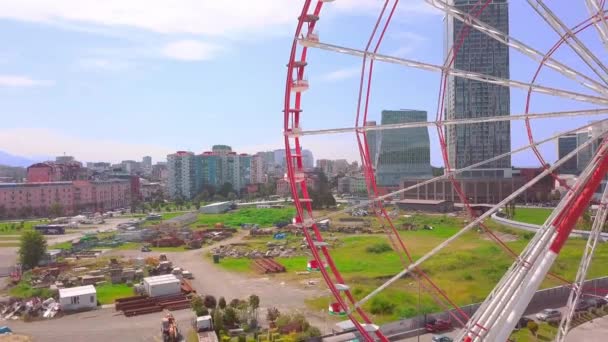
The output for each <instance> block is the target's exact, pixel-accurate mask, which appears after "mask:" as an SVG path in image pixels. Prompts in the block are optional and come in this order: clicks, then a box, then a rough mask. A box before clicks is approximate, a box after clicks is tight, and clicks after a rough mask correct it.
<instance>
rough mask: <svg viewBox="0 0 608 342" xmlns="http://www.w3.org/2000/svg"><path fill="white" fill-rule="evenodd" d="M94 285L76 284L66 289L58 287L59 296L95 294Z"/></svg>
mask: <svg viewBox="0 0 608 342" xmlns="http://www.w3.org/2000/svg"><path fill="white" fill-rule="evenodd" d="M96 293H97V291H96V290H95V286H93V285H86V286H77V287H70V288H67V289H59V298H65V297H76V296H82V295H89V294H96Z"/></svg>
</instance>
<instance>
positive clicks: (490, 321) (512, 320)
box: [459, 132, 606, 341]
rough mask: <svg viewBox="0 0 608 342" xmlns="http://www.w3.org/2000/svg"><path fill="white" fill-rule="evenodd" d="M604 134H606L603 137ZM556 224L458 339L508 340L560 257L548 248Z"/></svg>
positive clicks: (588, 173)
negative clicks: (557, 257)
mask: <svg viewBox="0 0 608 342" xmlns="http://www.w3.org/2000/svg"><path fill="white" fill-rule="evenodd" d="M605 135H606V133H605V132H604V134H603V135H602V136H605ZM592 142H593V140H591V139H590V140H588V141H587V142H585V143H584V144H583V145H581V147H582V148H585V147H587V146H588V145H590V144H591V143H592ZM582 148H577V150H578V151H580V150H581V149H582ZM605 151H606V144H603V145H602V147H601V148H600V151H599V152H598V153H597V154H596V155H595V157H594V159H593V161H592V163H590V164H589V165H588V166H587V168H586V169H585V171H584V172H583V174H582V175H581V176H580V177H579V178H578V181H577V184H576V186H575V189H576V191H577V192H581V191H582V189H583V188H584V184H586V183H587V181H588V180H589V179H590V178H591V175H592V173H593V170H594V169H595V167H596V166H599V162H600V160H601V158H599V156H600V155H603V154H604V153H605ZM573 195H574V196H576V195H577V194H573ZM567 203H569V202H568V201H567V200H566V198H564V199H562V201H561V202H560V206H562V207H563V206H564V205H566V204H567ZM556 211H557V209H556ZM554 212H555V211H554ZM554 217H555V216H554ZM553 223H554V222H553V219H551V220H547V221H546V222H545V224H544V225H543V229H542V230H541V231H540V232H538V233H537V234H538V235H541V238H539V239H536V241H535V242H534V243H532V242H531V243H529V244H528V246H527V247H526V249H525V250H524V252H523V253H522V254H521V255H522V257H520V258H519V259H518V260H517V261H516V262H515V263H514V264H513V265H512V266H511V268H510V269H509V271H508V272H507V273H506V274H505V275H504V277H503V278H502V279H501V281H500V282H499V285H498V286H497V287H495V289H494V290H493V291H492V293H491V294H490V295H489V296H488V297H487V299H486V300H485V301H484V303H483V304H482V306H481V307H480V308H479V309H478V310H477V311H476V312H475V314H474V315H473V317H472V318H471V319H470V320H469V323H468V324H467V327H466V328H465V329H463V331H462V332H461V336H460V337H459V338H460V339H459V340H461V339H462V338H463V337H464V336H466V335H469V336H470V337H471V338H472V340H473V341H484V340H487V341H502V340H506V339H507V338H508V335H509V334H510V333H511V331H512V330H513V328H514V326H515V324H517V321H519V318H520V317H521V314H522V313H523V311H524V310H525V308H526V306H527V305H528V303H529V301H530V299H531V297H532V295H533V294H534V293H535V292H536V289H537V288H538V287H539V286H540V283H541V282H542V280H543V279H544V277H545V275H546V274H547V272H548V271H549V268H550V267H551V265H552V263H553V261H554V259H555V257H556V256H557V254H555V253H550V252H549V247H550V246H551V244H552V242H553V238H554V236H555V235H556V231H555V227H554V226H553ZM486 334H487V335H486ZM471 335H473V336H471Z"/></svg>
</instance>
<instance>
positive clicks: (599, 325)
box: [566, 316, 608, 342]
mask: <svg viewBox="0 0 608 342" xmlns="http://www.w3.org/2000/svg"><path fill="white" fill-rule="evenodd" d="M607 340H608V316H604V317H602V318H597V319H594V320H593V321H590V322H587V323H585V324H581V325H579V326H578V327H576V328H574V329H572V331H570V333H568V336H567V337H566V342H581V341H585V342H605V341H607Z"/></svg>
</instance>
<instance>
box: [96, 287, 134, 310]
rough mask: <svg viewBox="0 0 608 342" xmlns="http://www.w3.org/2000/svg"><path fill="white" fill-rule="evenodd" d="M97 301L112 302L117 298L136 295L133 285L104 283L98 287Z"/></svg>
mask: <svg viewBox="0 0 608 342" xmlns="http://www.w3.org/2000/svg"><path fill="white" fill-rule="evenodd" d="M96 290H97V301H99V303H100V304H101V305H104V304H112V303H114V301H115V300H116V299H119V298H125V297H130V296H133V295H134V292H133V287H132V286H127V285H126V284H104V285H100V286H97V287H96Z"/></svg>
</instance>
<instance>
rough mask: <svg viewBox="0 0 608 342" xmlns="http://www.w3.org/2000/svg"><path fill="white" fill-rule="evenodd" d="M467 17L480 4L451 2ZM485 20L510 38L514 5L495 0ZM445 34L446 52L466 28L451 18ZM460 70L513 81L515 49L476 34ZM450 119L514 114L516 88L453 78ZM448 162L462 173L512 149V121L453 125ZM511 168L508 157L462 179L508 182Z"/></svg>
mask: <svg viewBox="0 0 608 342" xmlns="http://www.w3.org/2000/svg"><path fill="white" fill-rule="evenodd" d="M449 2H450V3H451V4H452V5H454V6H455V7H456V8H458V9H459V10H461V11H463V12H466V13H468V12H470V11H471V10H472V9H473V7H475V6H476V5H477V3H478V1H477V0H450V1H449ZM479 19H480V20H481V21H483V22H484V23H486V24H488V25H490V26H492V27H494V28H496V29H497V30H498V31H501V32H504V33H506V34H508V33H509V6H508V2H507V0H492V1H491V2H490V3H489V5H488V6H487V7H485V9H484V11H483V12H482V14H481V15H480V16H479ZM445 21H446V29H445V46H444V48H445V53H446V56H447V53H448V51H450V49H451V48H452V46H453V44H454V42H457V41H458V38H459V34H460V31H461V29H462V27H463V23H462V22H461V21H459V20H455V19H454V18H453V17H451V16H447V18H446V19H445ZM453 67H454V68H455V69H459V70H464V71H471V72H476V73H481V74H486V75H491V76H496V77H501V78H509V48H508V47H507V46H506V45H504V44H502V43H500V42H498V41H496V40H494V39H492V38H490V37H488V36H487V35H485V34H484V33H482V32H479V31H477V30H475V29H471V30H470V32H469V34H468V35H467V37H466V39H464V41H463V44H462V46H460V49H459V50H458V54H457V55H456V58H455V60H454V65H453ZM447 95H448V97H447V108H446V117H447V119H448V120H454V119H472V118H482V117H492V116H504V115H509V114H510V89H509V88H508V87H504V86H501V85H493V84H489V83H486V82H479V81H472V80H467V79H463V78H460V77H454V76H450V77H449V78H448V87H447ZM446 140H447V147H448V158H449V162H450V166H451V167H452V168H456V169H460V168H463V167H466V166H469V165H472V164H475V163H478V162H481V161H484V160H487V159H490V158H493V157H495V156H497V155H501V154H503V153H507V152H509V151H510V149H511V126H510V122H509V121H501V122H488V123H477V124H464V125H451V126H448V127H447V128H446ZM510 168H511V158H510V157H504V158H502V159H499V160H497V161H494V162H491V163H488V164H486V165H484V166H482V167H480V169H483V171H481V170H479V171H471V172H465V173H462V174H461V175H462V177H503V176H505V175H506V173H505V169H510Z"/></svg>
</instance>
